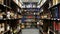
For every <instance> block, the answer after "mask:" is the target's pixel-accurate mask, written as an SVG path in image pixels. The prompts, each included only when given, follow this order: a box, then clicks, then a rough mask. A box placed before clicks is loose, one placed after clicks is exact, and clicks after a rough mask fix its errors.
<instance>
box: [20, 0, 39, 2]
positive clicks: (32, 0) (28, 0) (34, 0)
mask: <svg viewBox="0 0 60 34" xmlns="http://www.w3.org/2000/svg"><path fill="white" fill-rule="evenodd" d="M21 1H22V2H39V1H40V0H21Z"/></svg>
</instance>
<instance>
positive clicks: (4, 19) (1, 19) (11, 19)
mask: <svg viewBox="0 0 60 34" xmlns="http://www.w3.org/2000/svg"><path fill="white" fill-rule="evenodd" d="M20 19H21V18H18V19H0V20H20Z"/></svg>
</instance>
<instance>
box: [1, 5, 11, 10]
mask: <svg viewBox="0 0 60 34" xmlns="http://www.w3.org/2000/svg"><path fill="white" fill-rule="evenodd" d="M0 8H8V9H11V7H9V6H7V5H3V4H0Z"/></svg>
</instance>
